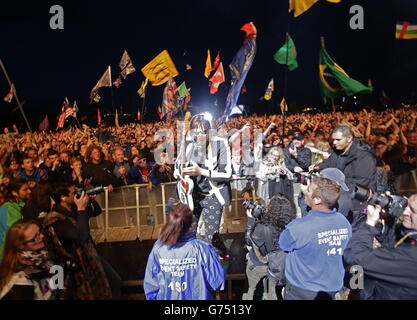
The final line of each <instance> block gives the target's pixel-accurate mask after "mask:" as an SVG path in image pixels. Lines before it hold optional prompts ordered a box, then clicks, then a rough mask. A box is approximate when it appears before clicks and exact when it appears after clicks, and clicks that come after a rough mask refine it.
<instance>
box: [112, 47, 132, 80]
mask: <svg viewBox="0 0 417 320" xmlns="http://www.w3.org/2000/svg"><path fill="white" fill-rule="evenodd" d="M119 67H120V70H121V71H120V75H121V76H122V77H123V79H126V77H127V76H128V75H129V74H131V73H133V72H135V71H136V69H135V67H134V66H133V63H132V60H131V59H130V57H129V55H128V54H127V51H126V50H125V51H124V52H123V55H122V59H121V60H120V63H119ZM120 83H121V80H120ZM116 87H117V86H116ZM117 88H118V87H117Z"/></svg>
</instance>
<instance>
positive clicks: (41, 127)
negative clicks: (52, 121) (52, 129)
mask: <svg viewBox="0 0 417 320" xmlns="http://www.w3.org/2000/svg"><path fill="white" fill-rule="evenodd" d="M48 128H49V119H48V115H46V116H45V118H44V119H43V120H42V122H41V123H40V124H39V131H45V130H48Z"/></svg>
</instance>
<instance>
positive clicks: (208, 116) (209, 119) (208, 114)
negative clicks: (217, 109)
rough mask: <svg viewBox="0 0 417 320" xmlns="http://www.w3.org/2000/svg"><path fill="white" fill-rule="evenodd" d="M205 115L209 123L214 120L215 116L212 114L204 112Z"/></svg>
mask: <svg viewBox="0 0 417 320" xmlns="http://www.w3.org/2000/svg"><path fill="white" fill-rule="evenodd" d="M203 115H204V119H206V120H208V121H209V122H211V121H212V120H213V116H212V115H211V114H210V113H208V112H204V113H203Z"/></svg>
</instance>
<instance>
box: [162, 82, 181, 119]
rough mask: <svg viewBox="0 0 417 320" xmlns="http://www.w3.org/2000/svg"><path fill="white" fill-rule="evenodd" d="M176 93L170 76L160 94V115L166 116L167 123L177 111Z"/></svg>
mask: <svg viewBox="0 0 417 320" xmlns="http://www.w3.org/2000/svg"><path fill="white" fill-rule="evenodd" d="M176 91H177V85H176V83H175V81H174V79H173V78H172V76H170V77H169V80H168V82H167V84H166V85H165V88H164V92H163V94H162V113H163V115H164V116H165V115H167V118H166V121H167V122H169V121H170V120H171V117H172V116H173V115H174V114H176V113H177V111H178V99H177V95H176Z"/></svg>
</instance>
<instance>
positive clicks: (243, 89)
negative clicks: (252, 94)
mask: <svg viewBox="0 0 417 320" xmlns="http://www.w3.org/2000/svg"><path fill="white" fill-rule="evenodd" d="M245 92H246V85H243V88H242V94H243V93H245Z"/></svg>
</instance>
